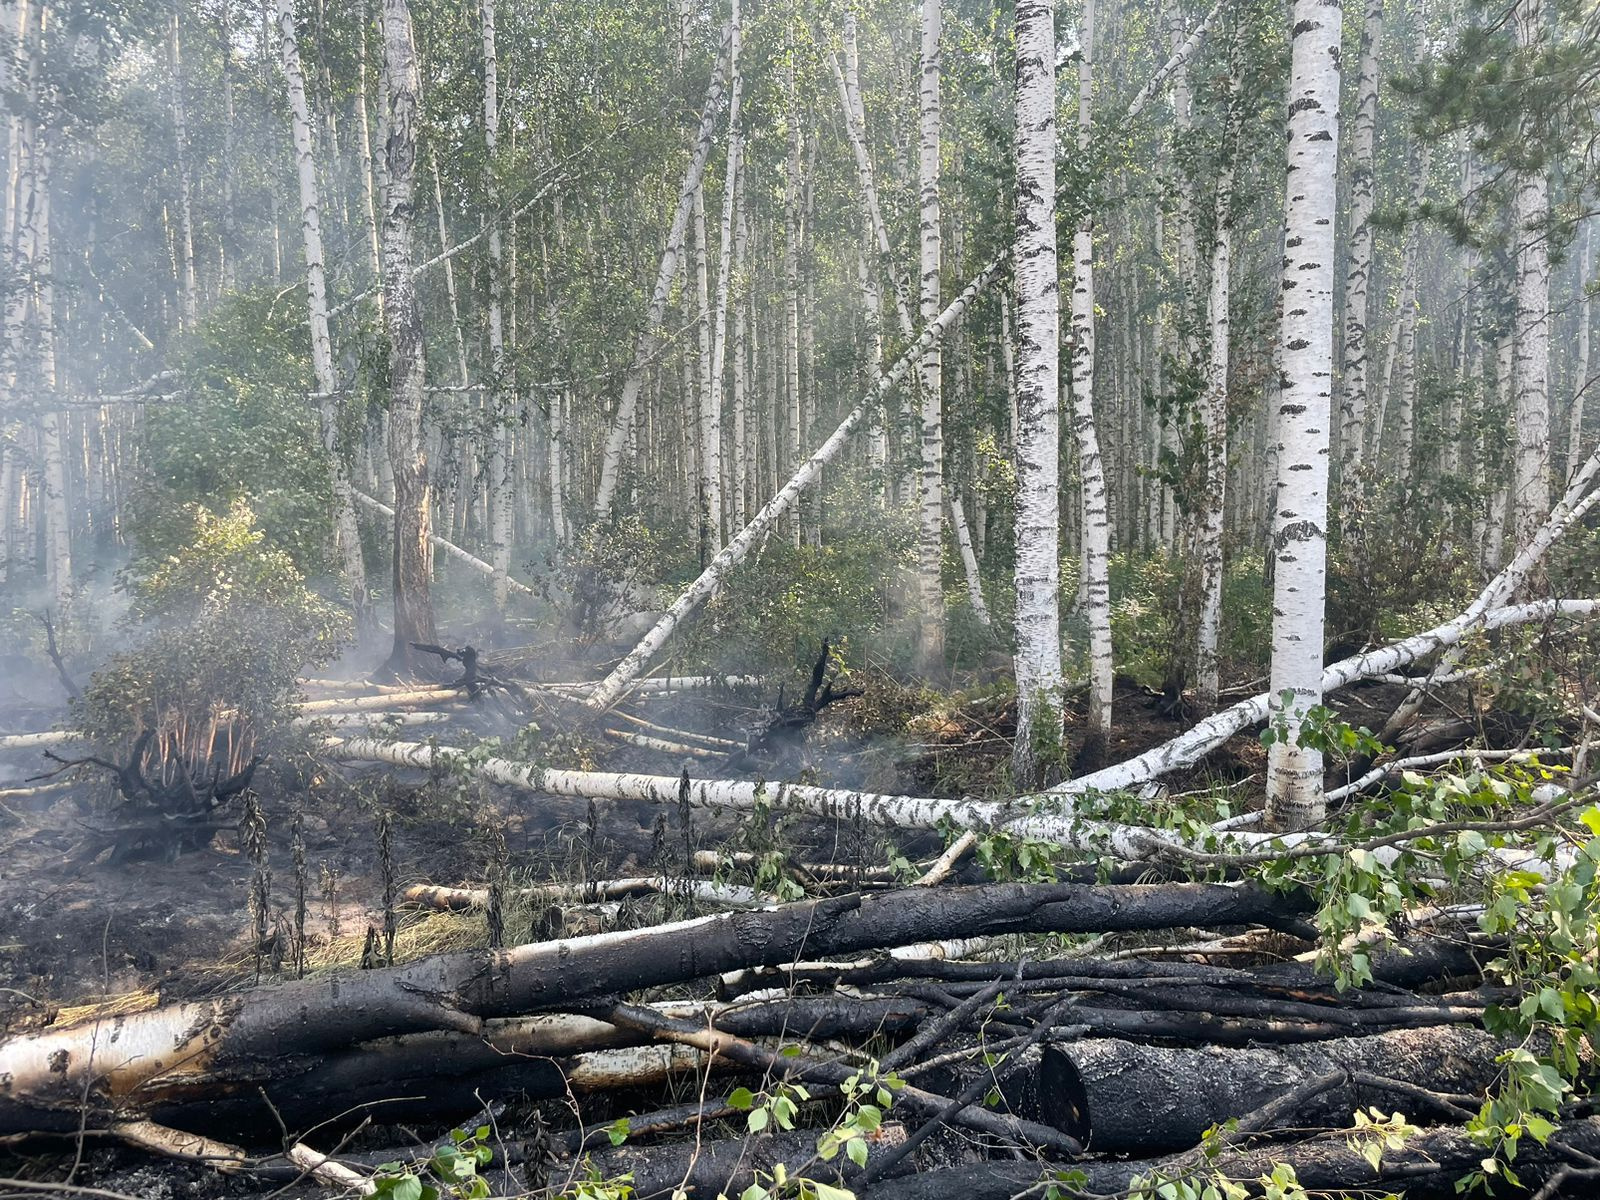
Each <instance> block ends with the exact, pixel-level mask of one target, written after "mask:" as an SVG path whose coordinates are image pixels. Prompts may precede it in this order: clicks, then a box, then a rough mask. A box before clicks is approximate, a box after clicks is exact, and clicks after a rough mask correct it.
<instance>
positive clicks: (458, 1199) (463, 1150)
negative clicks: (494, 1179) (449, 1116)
mask: <svg viewBox="0 0 1600 1200" xmlns="http://www.w3.org/2000/svg"><path fill="white" fill-rule="evenodd" d="M488 1141H489V1127H488V1126H487V1125H479V1126H478V1127H477V1128H476V1129H474V1130H472V1131H471V1132H470V1133H469V1132H468V1131H467V1130H465V1129H453V1130H451V1131H450V1140H449V1141H448V1142H445V1143H442V1144H441V1145H438V1146H435V1147H434V1150H433V1153H432V1154H431V1155H429V1156H428V1158H427V1159H426V1160H425V1161H424V1162H421V1163H414V1164H412V1165H411V1166H406V1165H405V1164H403V1163H398V1162H392V1163H384V1164H383V1165H382V1166H380V1167H379V1168H378V1173H377V1174H376V1175H375V1176H373V1179H372V1185H373V1192H372V1195H373V1196H376V1197H378V1198H379V1200H484V1198H485V1197H487V1196H488V1195H489V1194H490V1192H491V1190H492V1189H491V1188H490V1187H489V1181H488V1180H487V1179H485V1178H484V1177H483V1175H482V1174H480V1171H481V1169H482V1168H483V1167H486V1166H488V1165H489V1164H490V1163H491V1162H493V1161H494V1150H493V1149H492V1148H491V1147H490V1146H489V1144H488ZM595 1200H600V1198H599V1197H598V1196H597V1197H595Z"/></svg>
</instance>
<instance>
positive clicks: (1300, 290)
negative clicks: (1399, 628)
mask: <svg viewBox="0 0 1600 1200" xmlns="http://www.w3.org/2000/svg"><path fill="white" fill-rule="evenodd" d="M1339 39H1340V12H1339V6H1338V4H1337V3H1328V2H1327V0H1295V3H1294V8H1293V12H1292V16H1291V25H1290V46H1291V58H1290V68H1289V97H1288V98H1289V105H1288V112H1289V119H1288V154H1287V163H1286V166H1287V176H1288V188H1287V194H1286V200H1285V206H1284V231H1285V236H1284V252H1283V283H1282V287H1283V318H1282V322H1283V323H1282V331H1281V334H1280V338H1281V344H1282V379H1283V384H1282V391H1281V393H1280V397H1279V402H1278V407H1277V413H1276V421H1275V424H1274V429H1275V431H1276V437H1277V463H1278V473H1277V481H1276V488H1275V491H1274V494H1273V525H1272V553H1273V556H1274V570H1273V589H1272V665H1271V672H1270V678H1271V688H1270V691H1271V709H1272V718H1271V719H1272V721H1273V723H1274V726H1275V728H1276V730H1277V736H1276V739H1275V740H1274V741H1273V743H1272V745H1271V748H1270V750H1269V754H1268V763H1267V822H1268V824H1269V825H1271V826H1272V827H1273V828H1275V829H1303V828H1306V827H1307V826H1311V825H1315V824H1317V823H1319V822H1320V821H1321V820H1322V817H1323V811H1324V805H1325V801H1324V798H1323V791H1322V752H1321V751H1320V750H1319V749H1317V748H1315V747H1314V746H1311V745H1303V744H1302V739H1301V730H1302V728H1303V726H1304V721H1305V716H1306V711H1307V710H1308V709H1309V708H1311V707H1312V706H1313V705H1316V704H1319V703H1321V700H1322V640H1323V637H1322V631H1323V621H1324V617H1325V611H1324V610H1325V595H1326V588H1327V551H1328V535H1327V524H1328V450H1329V445H1328V426H1329V422H1330V420H1331V418H1332V412H1331V411H1330V409H1331V405H1330V399H1331V397H1330V388H1331V384H1332V381H1333V269H1334V254H1333V222H1334V215H1335V185H1336V182H1337V174H1338V162H1339V158H1338V155H1339Z"/></svg>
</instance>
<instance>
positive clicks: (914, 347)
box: [585, 259, 1001, 710]
mask: <svg viewBox="0 0 1600 1200" xmlns="http://www.w3.org/2000/svg"><path fill="white" fill-rule="evenodd" d="M1000 267H1001V260H999V259H996V260H994V261H993V262H990V263H989V264H988V265H987V266H985V267H984V269H983V270H982V271H980V272H979V273H978V275H977V276H976V277H975V278H974V279H973V280H972V281H971V282H970V283H968V284H967V286H966V288H965V289H963V291H962V292H961V294H960V295H959V296H957V297H956V298H955V299H954V300H952V301H951V302H950V303H949V305H948V306H946V308H945V309H944V311H943V312H941V313H939V314H938V315H937V316H936V317H935V318H934V320H933V322H932V323H931V324H929V325H928V327H927V328H926V329H924V330H923V331H922V333H921V334H919V335H918V337H917V340H916V341H914V342H913V343H912V344H911V345H910V346H909V347H907V348H906V350H905V352H904V353H903V354H901V356H900V357H899V358H898V359H896V360H895V362H894V365H893V366H891V367H890V368H889V369H888V370H887V371H885V372H883V373H882V374H880V375H879V376H878V378H877V380H876V381H875V382H874V383H873V386H872V387H871V388H870V389H869V390H868V392H867V394H866V395H865V396H864V397H863V398H862V400H861V402H860V403H859V404H857V405H856V407H855V408H853V409H851V410H850V413H849V415H847V416H846V417H845V419H844V420H843V421H841V422H840V423H839V427H838V428H837V429H835V430H834V431H833V433H832V434H831V435H830V436H829V437H828V439H827V441H825V442H823V443H822V445H821V446H819V447H817V450H816V453H814V454H813V455H812V456H811V457H810V458H809V459H807V460H806V462H805V463H804V464H803V465H802V466H801V467H800V468H799V469H798V470H797V471H795V473H794V474H793V475H792V476H791V477H790V479H789V481H788V482H787V483H785V484H784V485H783V486H782V487H781V488H779V489H778V491H777V493H776V494H775V495H774V496H773V497H772V499H770V500H768V501H767V503H766V504H765V505H763V506H762V508H761V511H760V512H758V513H757V514H756V515H755V516H754V517H753V518H751V521H750V524H748V525H746V526H745V527H744V529H742V530H740V531H739V533H738V534H736V535H735V536H734V537H733V538H731V539H729V541H728V544H727V545H726V546H724V547H723V548H722V552H721V553H719V554H718V555H717V557H716V558H715V559H714V560H713V561H712V562H711V563H710V565H709V566H707V567H706V569H705V570H704V571H702V572H701V573H700V576H699V578H697V579H696V580H695V581H694V582H693V583H692V584H690V585H689V587H688V588H687V589H686V590H685V591H684V592H683V594H682V595H680V596H679V597H678V598H677V600H675V601H673V603H672V606H671V607H670V608H669V609H667V611H666V612H665V613H664V614H663V615H662V617H661V619H660V620H659V621H657V622H656V624H655V626H654V627H653V628H652V629H651V630H650V632H649V633H647V634H645V636H644V637H643V638H642V639H640V641H639V644H638V645H637V646H635V647H634V648H633V649H632V650H631V651H629V652H628V654H627V655H626V656H625V657H624V658H623V660H622V661H621V662H620V663H618V664H617V665H616V667H615V668H614V669H613V670H612V672H611V674H610V675H608V676H606V678H605V679H604V681H602V682H601V683H600V685H599V686H598V687H596V688H595V690H594V692H593V693H592V694H591V695H590V696H589V697H588V699H587V700H586V701H585V703H587V704H588V705H589V706H590V707H592V708H597V709H602V710H603V709H606V708H609V707H611V705H612V704H614V703H616V701H617V699H618V698H619V697H620V696H621V695H622V694H623V693H624V692H626V691H627V690H628V688H629V687H631V686H632V685H633V683H634V681H635V680H637V679H638V678H639V676H640V675H641V674H642V673H643V671H644V669H645V668H646V667H647V666H649V665H650V661H651V660H652V659H653V658H654V657H655V656H656V654H657V653H659V652H660V650H661V648H662V647H663V646H664V645H666V643H667V641H668V639H669V638H671V637H672V635H673V633H674V632H675V631H676V630H677V628H678V626H679V625H680V624H682V623H683V621H684V620H685V619H686V618H687V617H688V616H689V614H690V613H692V612H693V611H694V610H695V609H696V608H697V607H699V606H700V605H701V604H702V603H704V602H705V601H706V600H707V599H708V598H709V597H710V596H712V595H714V594H715V593H716V591H717V589H718V588H720V587H721V586H722V582H723V580H725V579H726V578H727V576H728V573H729V572H730V571H732V570H733V569H734V567H736V566H738V565H739V563H740V562H741V561H742V560H743V559H744V558H745V556H746V555H747V554H749V552H750V550H751V548H752V547H753V546H757V545H760V544H761V542H762V541H763V540H764V539H765V538H766V537H767V535H768V534H770V533H771V532H772V530H773V528H774V527H775V526H776V524H777V522H778V521H779V520H781V519H782V518H783V517H784V515H785V514H786V513H788V512H789V511H791V510H792V509H793V508H794V506H795V504H796V502H797V501H798V500H799V498H800V493H801V492H802V491H803V490H804V489H805V488H806V487H808V486H810V485H811V484H812V483H813V482H815V481H816V479H817V477H818V475H820V474H821V472H822V468H823V467H824V466H825V465H826V464H827V463H828V462H829V461H831V460H832V459H833V458H835V457H836V456H837V455H838V453H839V451H840V450H841V449H843V447H844V445H845V443H846V442H847V441H848V440H849V438H850V435H851V434H852V433H854V432H855V431H856V429H857V428H859V427H860V425H861V423H862V421H863V420H864V419H865V417H866V414H867V413H868V412H869V411H871V407H872V405H874V404H876V403H878V402H879V401H881V400H882V398H883V396H884V394H885V393H887V392H888V391H889V389H890V388H892V387H893V386H894V385H895V384H896V383H898V382H899V381H900V379H901V378H902V377H904V375H905V374H906V372H907V371H908V370H909V369H910V367H911V365H912V363H914V362H917V361H920V356H921V355H922V354H923V353H924V352H925V351H926V350H927V347H928V345H929V344H930V343H931V342H932V341H934V339H936V338H939V337H942V336H943V335H944V334H945V333H946V332H948V330H949V329H950V327H951V326H952V325H954V324H955V322H957V321H959V320H960V319H961V317H962V315H963V314H964V313H965V312H966V311H967V309H968V308H969V307H970V306H971V304H972V302H973V300H975V299H976V298H977V297H978V296H979V295H980V294H981V293H982V292H983V291H984V290H985V289H987V288H988V286H989V285H990V284H991V283H992V282H993V281H994V278H995V276H996V275H997V274H998V273H999V270H1000Z"/></svg>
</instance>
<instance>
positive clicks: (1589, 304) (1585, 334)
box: [1567, 217, 1595, 475]
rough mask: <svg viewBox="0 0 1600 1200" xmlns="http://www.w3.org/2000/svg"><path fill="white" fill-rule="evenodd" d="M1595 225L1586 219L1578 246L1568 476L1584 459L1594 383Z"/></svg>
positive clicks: (1568, 439)
mask: <svg viewBox="0 0 1600 1200" xmlns="http://www.w3.org/2000/svg"><path fill="white" fill-rule="evenodd" d="M1594 225H1595V219H1594V218H1593V217H1590V218H1589V219H1588V220H1586V221H1584V222H1583V236H1582V238H1581V239H1580V242H1579V249H1578V254H1579V258H1578V349H1577V355H1576V360H1575V368H1576V369H1575V370H1574V371H1573V377H1572V383H1573V389H1572V411H1571V412H1569V413H1568V414H1567V474H1568V475H1571V474H1572V472H1573V470H1574V469H1575V468H1576V467H1577V464H1578V463H1579V462H1581V461H1582V457H1583V402H1584V396H1585V394H1586V393H1587V392H1588V391H1589V387H1590V385H1591V384H1592V383H1593V382H1594V381H1593V379H1592V378H1591V377H1590V375H1589V365H1590V358H1589V345H1590V343H1589V337H1590V329H1591V327H1592V326H1593V324H1594V290H1593V289H1594V254H1595V246H1594Z"/></svg>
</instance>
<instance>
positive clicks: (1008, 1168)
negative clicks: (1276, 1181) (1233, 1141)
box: [862, 1117, 1600, 1200]
mask: <svg viewBox="0 0 1600 1200" xmlns="http://www.w3.org/2000/svg"><path fill="white" fill-rule="evenodd" d="M1574 1151H1576V1152H1581V1153H1583V1154H1597V1153H1600V1118H1597V1117H1587V1118H1583V1119H1581V1120H1574V1121H1570V1122H1566V1123H1564V1124H1563V1125H1562V1126H1561V1131H1560V1133H1559V1134H1558V1135H1557V1136H1556V1137H1554V1138H1552V1139H1551V1142H1550V1144H1549V1145H1548V1146H1540V1145H1539V1144H1537V1143H1536V1142H1534V1141H1533V1140H1532V1139H1530V1138H1524V1139H1522V1143H1521V1145H1520V1147H1519V1149H1518V1152H1517V1162H1516V1170H1517V1175H1518V1177H1519V1178H1520V1179H1521V1180H1522V1183H1523V1186H1524V1187H1527V1188H1529V1189H1537V1188H1538V1186H1539V1185H1540V1184H1542V1183H1544V1182H1546V1181H1547V1180H1549V1179H1551V1178H1552V1177H1553V1176H1555V1175H1556V1174H1557V1173H1558V1172H1564V1171H1565V1170H1566V1169H1567V1164H1568V1162H1569V1161H1570V1159H1569V1155H1570V1154H1571V1152H1574ZM1483 1154H1484V1149H1483V1144H1482V1143H1481V1142H1478V1141H1474V1140H1473V1139H1472V1138H1470V1137H1468V1136H1467V1135H1466V1134H1465V1133H1463V1132H1462V1131H1461V1130H1460V1129H1457V1128H1430V1129H1423V1130H1421V1131H1420V1132H1419V1133H1417V1134H1416V1135H1415V1136H1413V1137H1411V1138H1410V1139H1408V1140H1407V1142H1406V1145H1405V1148H1404V1149H1401V1150H1385V1151H1384V1154H1383V1159H1382V1162H1381V1164H1380V1166H1379V1168H1378V1169H1377V1170H1374V1169H1373V1167H1372V1165H1371V1164H1370V1163H1369V1162H1368V1161H1367V1160H1366V1158H1365V1157H1363V1155H1362V1154H1361V1151H1360V1149H1359V1148H1358V1147H1353V1146H1351V1145H1350V1144H1349V1143H1348V1142H1347V1141H1346V1139H1345V1137H1344V1136H1342V1135H1338V1136H1333V1137H1326V1138H1313V1139H1309V1140H1307V1141H1302V1142H1298V1143H1293V1144H1284V1143H1275V1144H1270V1145H1266V1146H1261V1147H1255V1148H1245V1149H1229V1150H1225V1151H1223V1152H1222V1153H1221V1154H1220V1155H1219V1156H1218V1157H1217V1158H1216V1159H1215V1160H1214V1161H1211V1162H1208V1163H1206V1164H1205V1165H1204V1166H1197V1165H1196V1161H1195V1156H1194V1155H1192V1154H1187V1153H1186V1154H1181V1155H1175V1156H1172V1157H1168V1158H1138V1159H1125V1160H1120V1161H1115V1162H1085V1163H1079V1164H1075V1165H1074V1168H1073V1169H1074V1170H1079V1171H1082V1172H1083V1173H1084V1174H1085V1175H1086V1176H1087V1179H1086V1180H1085V1181H1084V1182H1083V1183H1082V1184H1081V1185H1080V1186H1079V1187H1078V1188H1077V1189H1074V1188H1071V1187H1065V1186H1064V1187H1062V1189H1061V1191H1062V1195H1064V1196H1075V1195H1088V1196H1107V1195H1120V1194H1124V1193H1126V1192H1128V1191H1129V1190H1130V1188H1131V1187H1132V1185H1133V1183H1134V1181H1135V1180H1137V1179H1140V1178H1148V1177H1149V1176H1150V1175H1152V1174H1153V1173H1157V1172H1159V1173H1162V1174H1164V1175H1168V1176H1170V1175H1175V1174H1188V1173H1190V1172H1194V1173H1196V1174H1198V1175H1199V1176H1200V1177H1201V1178H1206V1179H1209V1178H1213V1177H1214V1176H1215V1175H1216V1174H1217V1173H1221V1174H1223V1175H1225V1176H1227V1178H1229V1179H1233V1180H1243V1181H1254V1180H1256V1179H1259V1178H1261V1177H1262V1176H1264V1175H1270V1174H1271V1173H1272V1170H1273V1168H1274V1166H1275V1165H1276V1164H1278V1163H1283V1164H1286V1165H1288V1166H1290V1167H1292V1168H1294V1172H1295V1177H1296V1178H1297V1179H1298V1180H1299V1182H1300V1184H1301V1186H1302V1187H1304V1188H1305V1189H1306V1191H1308V1192H1310V1193H1312V1194H1314V1195H1315V1194H1318V1193H1322V1194H1332V1195H1343V1194H1346V1193H1361V1194H1366V1193H1371V1192H1379V1193H1384V1192H1395V1191H1400V1190H1403V1191H1404V1193H1405V1195H1406V1200H1456V1197H1458V1196H1459V1195H1460V1192H1459V1190H1458V1188H1457V1184H1458V1182H1459V1181H1460V1179H1461V1177H1462V1176H1463V1175H1466V1174H1468V1173H1469V1172H1471V1171H1474V1170H1476V1169H1478V1164H1479V1162H1480V1160H1481V1159H1482V1158H1483ZM1055 1170H1056V1168H1052V1167H1047V1166H1042V1165H1041V1164H1039V1163H1026V1162H1024V1163H1018V1162H983V1163H975V1164H971V1165H966V1166H957V1167H951V1168H947V1169H939V1170H924V1171H922V1172H920V1173H918V1174H908V1175H905V1176H903V1177H901V1178H898V1179H893V1180H890V1181H888V1182H886V1183H882V1184H879V1185H878V1186H877V1187H875V1188H873V1189H872V1190H871V1191H868V1192H866V1193H864V1194H863V1195H862V1200H948V1198H949V1197H951V1196H960V1197H961V1200H1012V1197H1014V1196H1017V1195H1019V1194H1022V1193H1024V1192H1028V1191H1029V1190H1030V1189H1033V1188H1035V1187H1036V1186H1040V1185H1042V1184H1043V1183H1044V1182H1046V1181H1048V1180H1049V1179H1050V1178H1052V1177H1053V1176H1054V1173H1055ZM1041 1190H1042V1189H1041ZM1036 1194H1037V1193H1036ZM1572 1194H1574V1195H1576V1194H1579V1193H1576V1192H1575V1193H1572ZM1582 1194H1587V1193H1582Z"/></svg>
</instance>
